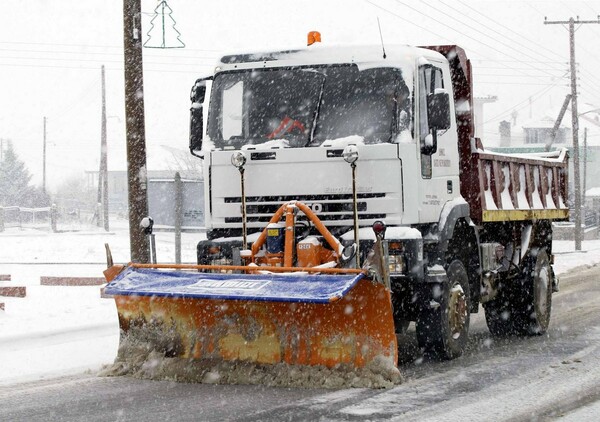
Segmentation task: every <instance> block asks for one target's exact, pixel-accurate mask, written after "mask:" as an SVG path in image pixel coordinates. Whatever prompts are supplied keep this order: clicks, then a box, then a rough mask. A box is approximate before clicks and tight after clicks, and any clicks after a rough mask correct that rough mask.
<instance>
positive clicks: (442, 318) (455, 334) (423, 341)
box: [416, 260, 470, 359]
mask: <svg viewBox="0 0 600 422" xmlns="http://www.w3.org/2000/svg"><path fill="white" fill-rule="evenodd" d="M446 274H447V275H448V286H447V288H442V289H441V296H439V297H438V298H436V297H435V295H434V294H432V295H431V297H430V298H427V299H426V300H427V301H428V303H427V304H424V305H425V306H424V308H423V309H422V311H421V313H420V315H419V317H418V319H417V324H416V331H417V341H418V343H419V346H420V347H421V348H422V349H423V350H424V351H425V353H428V354H430V355H432V356H435V357H437V358H439V359H454V358H457V357H458V356H460V355H462V353H463V351H464V349H465V347H466V346H467V341H468V337H469V321H470V314H469V309H470V303H469V301H470V299H469V298H470V296H469V278H468V276H467V271H466V270H465V267H464V265H463V264H462V262H460V261H459V260H454V261H452V263H450V265H449V266H448V269H447V270H446ZM437 287H439V286H435V287H434V290H435V289H436V288H437ZM432 293H433V292H432ZM435 302H437V303H439V305H440V306H435ZM430 304H431V305H433V306H430Z"/></svg>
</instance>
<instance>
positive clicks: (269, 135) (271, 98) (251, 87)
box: [208, 65, 410, 149]
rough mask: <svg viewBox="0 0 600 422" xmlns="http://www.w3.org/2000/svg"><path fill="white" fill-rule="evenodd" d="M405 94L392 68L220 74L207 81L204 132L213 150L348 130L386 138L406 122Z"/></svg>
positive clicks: (316, 141)
mask: <svg viewBox="0 0 600 422" xmlns="http://www.w3.org/2000/svg"><path fill="white" fill-rule="evenodd" d="M408 93H409V91H408V88H407V86H406V84H405V82H404V80H403V79H402V75H401V72H400V70H399V69H394V68H374V69H366V70H363V71H359V70H358V67H357V66H355V65H348V66H329V67H315V68H301V69H300V68H294V69H289V68H288V69H261V70H251V71H240V72H231V73H222V74H219V75H217V76H216V77H215V80H214V83H213V87H212V94H211V109H210V114H209V119H208V135H209V137H210V139H211V140H212V141H213V142H214V145H215V147H217V148H219V149H223V148H224V149H229V148H236V149H237V148H241V147H242V146H244V145H261V144H262V145H264V146H275V145H277V146H282V147H304V146H319V145H321V144H322V143H323V142H324V141H325V140H335V139H340V138H345V137H348V136H360V137H362V138H363V139H364V142H365V143H368V144H373V143H382V142H390V141H391V139H392V136H393V134H394V133H395V132H399V131H401V130H403V129H407V128H408V121H409V120H410V119H408V118H407V116H408V114H409V113H410V98H409V95H408Z"/></svg>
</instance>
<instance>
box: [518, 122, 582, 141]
mask: <svg viewBox="0 0 600 422" xmlns="http://www.w3.org/2000/svg"><path fill="white" fill-rule="evenodd" d="M554 124H555V119H552V118H551V117H544V118H542V119H540V120H535V121H534V120H529V121H528V122H526V123H525V124H524V125H523V132H524V134H525V138H524V140H525V143H526V144H542V145H546V144H548V143H552V144H553V145H554V144H556V145H558V146H564V145H565V144H566V143H567V142H568V140H569V139H571V128H569V127H566V126H564V125H561V126H560V127H559V128H558V129H557V131H556V136H555V137H554V141H551V138H552V129H553V128H554Z"/></svg>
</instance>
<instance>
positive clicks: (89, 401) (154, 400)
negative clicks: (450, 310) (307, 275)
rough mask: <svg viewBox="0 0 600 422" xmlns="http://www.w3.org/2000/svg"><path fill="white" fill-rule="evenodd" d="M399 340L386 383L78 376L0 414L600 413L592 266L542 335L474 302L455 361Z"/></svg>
mask: <svg viewBox="0 0 600 422" xmlns="http://www.w3.org/2000/svg"><path fill="white" fill-rule="evenodd" d="M409 334H410V330H409ZM401 340H402V351H403V353H402V356H401V359H402V362H401V365H400V369H401V371H402V373H403V376H404V378H405V381H404V383H403V384H401V385H399V386H397V387H395V388H392V389H387V390H371V389H344V390H322V389H319V390H313V389H289V388H269V387H263V386H245V385H237V386H233V385H205V384H179V383H174V382H166V381H146V380H137V379H132V378H126V377H117V378H105V377H97V376H95V375H94V374H82V375H80V376H77V377H68V378H59V379H52V380H46V381H42V382H35V383H27V384H19V385H12V386H8V387H0V420H2V421H32V422H33V421H74V420H77V421H79V420H83V421H86V422H92V421H155V420H156V421H159V420H160V421H219V420H227V421H235V420H240V421H242V420H243V421H296V420H297V421H304V420H327V421H355V420H356V421H359V420H360V421H363V420H370V421H376V420H403V421H404V420H409V421H410V420H415V421H426V420H431V421H440V420H445V421H455V420H456V421H458V420H461V421H468V420H473V421H481V420H486V421H493V420H498V421H523V420H536V421H545V420H554V419H560V420H565V421H585V420H588V421H595V420H600V267H594V268H591V269H586V270H581V271H571V272H570V273H569V275H566V276H563V277H561V291H560V292H559V293H556V294H555V295H554V297H553V309H552V322H551V326H550V329H549V330H548V333H547V335H544V336H540V337H530V338H507V339H500V340H498V339H494V338H492V337H491V336H490V335H489V333H488V331H487V327H486V325H485V320H484V316H483V310H480V313H479V314H474V315H472V322H471V340H470V343H469V348H468V350H467V352H466V353H465V354H464V355H463V356H462V357H460V358H459V359H456V360H454V361H450V362H434V361H428V360H427V359H423V358H422V357H421V356H420V355H419V352H418V351H417V349H416V347H415V342H414V340H413V338H412V337H411V336H407V337H406V338H403V339H401ZM0 364H1V363H0ZM0 366H1V365H0Z"/></svg>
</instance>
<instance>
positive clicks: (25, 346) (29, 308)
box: [0, 220, 600, 386]
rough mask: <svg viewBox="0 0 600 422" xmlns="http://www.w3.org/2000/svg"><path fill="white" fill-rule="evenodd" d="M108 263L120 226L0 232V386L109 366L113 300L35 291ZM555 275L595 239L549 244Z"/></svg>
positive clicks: (167, 258) (113, 344) (592, 248)
mask: <svg viewBox="0 0 600 422" xmlns="http://www.w3.org/2000/svg"><path fill="white" fill-rule="evenodd" d="M202 238H204V234H202V233H183V235H182V261H183V262H195V253H196V252H195V251H196V243H197V242H198V240H200V239H202ZM105 243H109V245H110V247H111V250H112V254H113V258H114V261H115V262H121V263H125V262H127V261H128V259H129V236H128V233H127V222H126V221H123V220H120V221H112V222H111V231H110V232H108V233H107V232H104V231H103V230H101V229H100V228H95V227H92V228H90V227H86V228H85V229H82V228H80V229H79V230H77V231H69V232H63V233H51V232H47V231H40V230H33V229H17V228H9V229H7V230H6V231H5V232H3V233H0V274H10V275H11V276H12V281H10V282H8V281H0V286H9V285H20V286H26V287H27V296H26V297H25V298H3V297H0V302H4V303H5V308H6V309H5V311H0V362H2V365H1V366H0V386H2V385H9V384H13V383H18V382H24V381H33V380H40V379H44V378H50V377H57V376H63V375H72V374H77V373H82V372H86V371H90V372H96V371H98V370H99V369H100V367H101V366H102V365H105V364H109V363H112V361H113V359H114V358H115V356H116V352H117V346H118V342H119V326H118V321H117V315H116V307H115V305H114V302H113V300H111V299H102V298H101V297H100V287H99V286H89V287H88V286H86V287H62V286H41V285H40V276H67V277H71V276H85V277H101V276H102V271H103V270H104V269H105V268H106V264H105V262H106V258H105V252H104V244H105ZM156 245H157V254H158V260H159V261H160V262H174V253H175V252H174V251H175V241H174V234H173V233H169V232H159V233H156ZM553 248H554V253H555V270H556V272H557V273H558V274H561V273H565V272H567V271H569V270H571V269H573V268H576V267H580V266H591V265H595V264H597V263H600V240H588V241H584V242H583V251H581V252H575V251H574V242H573V241H555V243H554V246H553Z"/></svg>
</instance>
